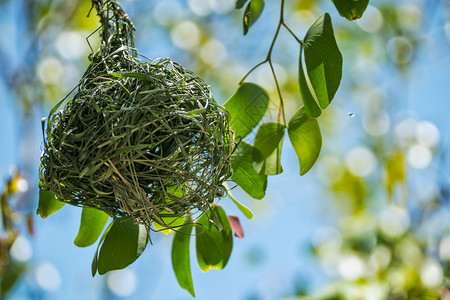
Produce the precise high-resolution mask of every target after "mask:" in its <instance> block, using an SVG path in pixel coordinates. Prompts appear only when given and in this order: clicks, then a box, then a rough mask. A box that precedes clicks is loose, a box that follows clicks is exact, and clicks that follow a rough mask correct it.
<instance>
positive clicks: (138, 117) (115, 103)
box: [40, 6, 235, 225]
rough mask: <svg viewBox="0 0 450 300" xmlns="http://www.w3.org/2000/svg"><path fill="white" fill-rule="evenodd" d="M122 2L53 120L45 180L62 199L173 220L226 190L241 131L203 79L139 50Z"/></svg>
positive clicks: (138, 218)
mask: <svg viewBox="0 0 450 300" xmlns="http://www.w3.org/2000/svg"><path fill="white" fill-rule="evenodd" d="M114 8H115V9H116V11H115V12H114V14H113V16H115V17H114V18H113V22H111V19H107V23H104V25H103V45H102V47H101V48H100V49H99V50H98V51H97V53H95V54H94V55H93V56H92V57H91V64H90V66H89V68H88V70H87V71H86V73H85V74H84V76H83V78H82V80H81V81H80V83H79V85H78V86H77V88H76V91H75V93H74V96H73V97H71V99H70V100H69V101H67V103H66V104H65V106H64V108H63V109H62V110H60V111H57V107H55V108H54V109H53V110H52V112H51V113H50V116H49V117H48V118H47V122H46V127H45V134H46V137H45V139H44V151H43V154H42V157H41V168H40V179H41V183H42V187H43V188H44V189H46V190H49V191H51V192H53V193H54V194H55V195H56V197H57V199H58V200H60V201H63V202H66V203H69V204H72V205H75V206H82V207H93V208H96V209H100V210H102V211H104V212H106V213H107V214H109V215H110V216H112V217H116V218H122V217H129V218H132V219H133V220H134V221H135V222H138V223H142V224H146V225H151V223H152V222H153V221H155V222H157V223H159V224H162V225H165V222H164V217H181V216H183V215H185V214H187V213H192V212H193V211H201V212H203V211H205V210H206V209H207V208H208V207H209V206H210V204H211V203H212V202H213V201H214V199H215V198H216V197H221V196H224V194H225V193H226V190H225V188H224V186H223V183H224V182H225V181H226V180H227V179H228V178H229V177H230V174H231V154H232V150H233V148H234V145H235V143H234V134H233V132H232V130H231V129H230V127H229V114H228V112H227V111H226V110H225V109H224V108H223V107H222V106H220V105H218V104H217V103H216V101H215V100H214V99H213V98H212V95H211V92H210V90H209V87H208V85H207V84H206V83H205V82H204V81H203V80H202V79H201V78H200V77H198V76H196V75H195V74H194V73H192V72H191V71H189V70H186V69H184V68H183V67H181V66H180V65H178V64H176V63H174V62H172V61H170V60H168V59H163V60H161V59H160V60H155V61H149V60H147V59H144V58H142V57H141V56H140V55H139V54H137V51H136V50H135V49H134V48H133V47H132V46H133V45H132V44H131V43H132V36H130V33H129V32H130V31H129V30H130V28H131V27H130V26H131V25H130V24H131V23H130V22H127V21H126V20H125V21H124V18H123V14H121V13H120V11H119V12H117V6H114ZM119 8H120V7H119ZM118 16H119V17H120V18H119V17H118ZM106 24H108V26H109V28H108V30H109V34H108V35H107V37H108V39H107V40H105V34H104V33H105V30H107V29H106V28H105V27H106ZM124 37H125V38H124Z"/></svg>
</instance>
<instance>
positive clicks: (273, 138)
mask: <svg viewBox="0 0 450 300" xmlns="http://www.w3.org/2000/svg"><path fill="white" fill-rule="evenodd" d="M284 130H285V127H284V125H283V124H280V123H275V122H267V123H264V124H261V126H260V127H259V129H258V132H257V133H256V137H255V145H254V146H253V168H254V169H255V171H256V172H258V173H259V174H264V175H277V174H280V173H281V172H283V168H282V167H281V148H282V146H283V137H284Z"/></svg>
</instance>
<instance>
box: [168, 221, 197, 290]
mask: <svg viewBox="0 0 450 300" xmlns="http://www.w3.org/2000/svg"><path fill="white" fill-rule="evenodd" d="M183 224H184V225H183V226H182V227H180V228H179V229H178V230H177V231H176V233H175V237H174V238H173V243H172V267H173V271H174V273H175V277H176V278H177V281H178V284H179V285H180V286H181V287H182V288H183V289H185V290H187V291H188V292H189V293H190V294H191V295H192V297H195V292H194V284H193V282H192V274H191V263H190V255H189V242H190V240H191V231H192V226H193V225H192V219H191V217H190V216H189V215H186V217H185V218H184V222H183Z"/></svg>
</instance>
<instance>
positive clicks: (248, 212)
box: [228, 191, 253, 219]
mask: <svg viewBox="0 0 450 300" xmlns="http://www.w3.org/2000/svg"><path fill="white" fill-rule="evenodd" d="M228 197H230V199H231V200H233V202H234V204H236V206H237V207H238V208H239V210H240V211H241V212H242V213H243V214H244V216H246V217H247V218H248V219H253V212H252V211H251V210H250V209H249V208H248V207H247V206H245V205H244V204H242V203H240V202H239V201H237V200H236V199H235V198H234V196H233V195H232V194H231V192H230V191H228Z"/></svg>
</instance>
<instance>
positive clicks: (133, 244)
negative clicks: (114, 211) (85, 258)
mask: <svg viewBox="0 0 450 300" xmlns="http://www.w3.org/2000/svg"><path fill="white" fill-rule="evenodd" d="M147 242H148V233H147V229H146V227H145V225H141V224H135V223H134V222H133V220H131V219H128V220H126V221H120V220H115V221H114V222H113V223H112V226H111V229H110V230H109V232H108V234H107V235H106V237H105V240H104V242H103V245H102V246H101V248H100V253H99V255H98V273H99V274H100V275H103V274H105V273H106V272H109V271H112V270H119V269H123V268H125V267H127V266H128V265H130V264H132V263H133V262H134V261H135V260H136V259H137V258H138V257H139V256H140V255H141V254H142V252H144V250H145V246H147Z"/></svg>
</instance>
